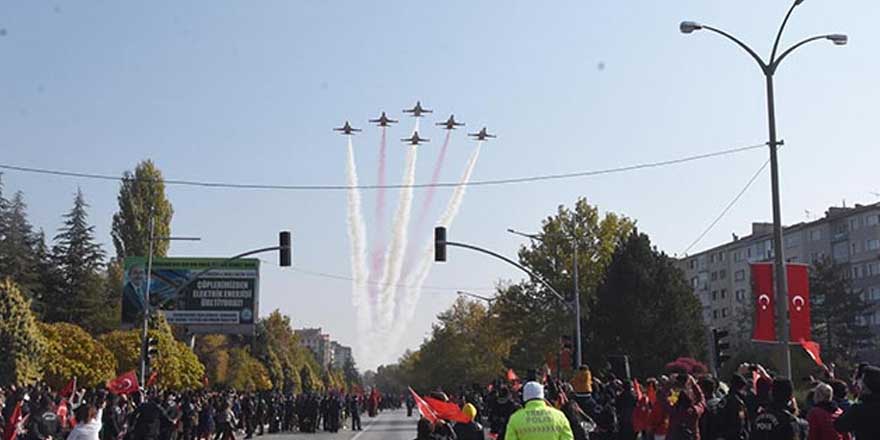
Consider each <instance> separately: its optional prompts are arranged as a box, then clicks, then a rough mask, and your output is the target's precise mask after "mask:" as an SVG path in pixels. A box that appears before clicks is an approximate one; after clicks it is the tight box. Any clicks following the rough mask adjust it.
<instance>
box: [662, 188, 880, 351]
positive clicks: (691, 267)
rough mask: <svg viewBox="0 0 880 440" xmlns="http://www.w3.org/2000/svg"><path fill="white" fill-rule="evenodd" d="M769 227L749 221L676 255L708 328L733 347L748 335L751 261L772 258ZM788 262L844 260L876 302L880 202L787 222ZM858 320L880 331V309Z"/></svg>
mask: <svg viewBox="0 0 880 440" xmlns="http://www.w3.org/2000/svg"><path fill="white" fill-rule="evenodd" d="M772 233H773V227H772V224H770V223H753V224H752V230H751V234H750V235H748V236H746V237H737V236H736V235H734V236H733V239H732V240H731V241H730V242H728V243H725V244H722V245H719V246H716V247H713V248H711V249H708V250H705V251H702V252H699V253H697V254H694V255H689V256H686V257H684V258H682V259H680V260H678V266H679V267H680V268H681V270H682V271H683V272H684V273H685V275H686V277H687V279H688V280H690V284H691V286H693V288H694V294H695V295H697V297H698V298H699V299H700V302H701V303H702V305H703V322H704V323H705V325H706V327H707V328H719V329H725V330H728V331H729V332H730V340H731V341H730V342H731V344H732V345H733V347H734V348H736V347H740V346H742V345H744V344H747V343H749V342H750V340H751V329H752V318H751V317H752V290H751V273H750V270H749V263H753V262H758V261H772V260H773V257H774V254H773V241H772V239H773V236H772ZM783 244H784V247H783V248H784V251H783V252H784V255H785V259H786V261H789V262H801V263H808V264H810V263H813V262H815V261H818V260H821V259H823V258H825V257H831V258H833V259H834V261H835V262H837V263H840V264H843V265H844V267H845V270H846V273H847V275H848V276H849V277H850V278H851V280H852V284H853V287H854V288H855V290H856V291H858V292H861V294H862V295H863V296H864V298H865V299H866V300H868V301H869V302H880V203H875V204H872V205H865V206H863V205H855V207H831V208H829V209H828V210H827V211H826V212H825V215H824V217H822V218H820V219H818V220H814V221H809V222H804V223H800V224H796V225H793V226H789V227H786V228H785V229H784V231H783ZM860 319H862V320H864V322H866V323H867V324H868V325H870V326H871V327H872V328H873V329H874V330H875V332H877V333H880V312H876V311H871V312H867V313H866V314H865V315H864V316H863V317H861V318H860Z"/></svg>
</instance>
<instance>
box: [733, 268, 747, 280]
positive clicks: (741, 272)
mask: <svg viewBox="0 0 880 440" xmlns="http://www.w3.org/2000/svg"><path fill="white" fill-rule="evenodd" d="M733 279H734V280H736V281H743V280H745V279H746V271H745V269H740V270H738V271H736V273H734V274H733Z"/></svg>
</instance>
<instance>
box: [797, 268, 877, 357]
mask: <svg viewBox="0 0 880 440" xmlns="http://www.w3.org/2000/svg"><path fill="white" fill-rule="evenodd" d="M845 271H846V267H845V266H843V265H839V264H835V263H834V261H833V260H832V259H830V258H825V259H824V260H821V261H818V262H816V264H815V265H814V266H813V270H812V271H811V272H810V292H811V294H812V297H813V299H812V306H813V307H812V321H813V333H814V335H813V336H814V338H815V340H816V341H817V342H819V343H821V344H822V351H823V353H822V358H823V360H824V361H825V362H827V363H829V364H830V363H832V362H833V363H835V364H837V365H838V366H841V367H844V368H849V367H852V366H853V365H852V364H853V362H854V361H855V360H856V358H857V356H858V353H859V352H860V351H862V350H866V349H869V348H871V347H873V342H874V336H873V334H872V332H871V329H870V327H868V325H867V324H866V322H865V320H864V319H862V317H863V316H864V314H865V313H866V312H868V313H872V312H873V311H872V308H871V306H870V304H868V302H867V301H865V299H864V298H863V297H862V293H863V292H861V291H859V290H856V289H854V288H853V286H852V283H851V282H850V280H849V279H848V278H847V277H846V275H845Z"/></svg>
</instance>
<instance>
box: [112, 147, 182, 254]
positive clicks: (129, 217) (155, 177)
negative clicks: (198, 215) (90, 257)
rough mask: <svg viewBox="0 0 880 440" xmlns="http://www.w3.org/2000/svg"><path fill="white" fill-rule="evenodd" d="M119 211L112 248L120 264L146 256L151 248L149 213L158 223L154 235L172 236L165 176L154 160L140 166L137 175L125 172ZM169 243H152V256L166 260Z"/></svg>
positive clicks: (170, 210)
mask: <svg viewBox="0 0 880 440" xmlns="http://www.w3.org/2000/svg"><path fill="white" fill-rule="evenodd" d="M117 200H118V202H119V211H118V212H117V213H116V214H114V215H113V230H112V232H111V235H112V237H113V246H114V247H115V248H116V258H117V259H119V260H120V261H121V260H123V259H124V258H125V257H130V256H141V257H143V256H146V255H147V252H148V251H149V244H150V211H151V210H152V212H153V218H154V219H155V231H154V233H155V235H156V236H157V237H167V236H169V235H171V217H172V216H173V215H174V209H173V208H172V206H171V202H169V201H168V199H166V198H165V182H164V180H163V179H162V172H161V171H159V168H157V167H156V165H155V164H154V163H153V161H151V160H145V161H143V162H141V163H139V164H138V165H137V167H135V169H134V173H131V172H129V171H126V172H125V175H124V176H123V181H122V186H120V188H119V196H118V197H117ZM168 244H169V243H168V242H167V241H161V240H160V241H156V242H154V243H153V255H154V256H157V257H164V256H165V255H166V253H167V252H168Z"/></svg>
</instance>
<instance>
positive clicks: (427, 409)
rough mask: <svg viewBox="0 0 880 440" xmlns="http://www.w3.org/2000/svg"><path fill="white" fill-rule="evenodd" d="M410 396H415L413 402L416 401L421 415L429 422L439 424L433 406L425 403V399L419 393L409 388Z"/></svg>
mask: <svg viewBox="0 0 880 440" xmlns="http://www.w3.org/2000/svg"><path fill="white" fill-rule="evenodd" d="M409 392H410V394H412V396H413V400H415V401H416V407H417V408H418V409H419V413H420V414H421V415H422V417H424V418H425V419H427V420H428V421H429V422H431V423H432V424H433V423H437V420H438V417H437V414H436V413H435V412H434V410H433V409H431V406H430V405H428V402H425V399H422V396H419V394H418V393H416V392H415V391H413V389H412V388H409Z"/></svg>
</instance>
